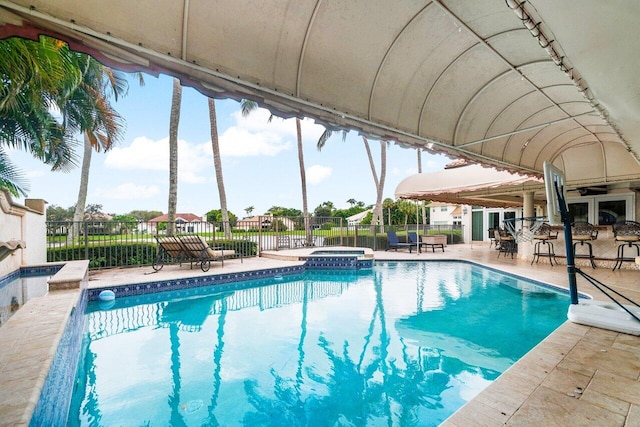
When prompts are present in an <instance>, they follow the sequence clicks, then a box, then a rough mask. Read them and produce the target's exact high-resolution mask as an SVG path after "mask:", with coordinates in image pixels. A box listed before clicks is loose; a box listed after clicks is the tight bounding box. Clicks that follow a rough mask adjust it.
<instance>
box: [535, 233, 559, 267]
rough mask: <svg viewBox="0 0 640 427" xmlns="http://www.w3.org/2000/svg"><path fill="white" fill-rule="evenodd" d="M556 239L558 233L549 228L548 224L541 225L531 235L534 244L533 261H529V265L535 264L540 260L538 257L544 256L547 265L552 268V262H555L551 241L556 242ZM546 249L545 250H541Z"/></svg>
mask: <svg viewBox="0 0 640 427" xmlns="http://www.w3.org/2000/svg"><path fill="white" fill-rule="evenodd" d="M557 238H558V232H557V231H556V230H554V229H553V228H551V225H549V224H548V223H546V222H545V223H543V224H542V225H541V226H540V227H538V229H537V230H536V232H535V233H533V240H534V241H535V242H536V243H535V244H534V245H533V259H532V260H531V265H533V262H534V261H535V262H536V264H537V263H538V260H539V259H540V256H541V255H542V256H545V257H548V258H549V264H551V266H552V267H553V261H556V264H558V261H557V260H556V253H555V250H554V248H553V242H552V241H551V240H556V239H557ZM543 249H546V250H543Z"/></svg>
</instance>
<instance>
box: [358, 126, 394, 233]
mask: <svg viewBox="0 0 640 427" xmlns="http://www.w3.org/2000/svg"><path fill="white" fill-rule="evenodd" d="M362 141H363V142H364V148H365V150H367V157H368V159H369V165H370V166H371V173H372V174H373V181H374V182H375V184H376V205H375V208H374V209H373V218H372V220H371V232H372V233H373V234H375V229H376V226H377V225H378V222H379V223H380V225H384V221H383V218H382V193H383V192H384V181H385V179H386V176H387V144H388V142H387V141H385V140H381V141H380V177H378V175H377V173H376V166H375V164H374V162H373V156H372V155H371V148H370V147H369V141H368V140H367V137H366V136H364V135H363V136H362ZM374 242H375V240H374Z"/></svg>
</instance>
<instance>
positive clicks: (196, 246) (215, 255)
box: [179, 234, 236, 271]
mask: <svg viewBox="0 0 640 427" xmlns="http://www.w3.org/2000/svg"><path fill="white" fill-rule="evenodd" d="M179 239H180V242H181V243H182V245H183V246H184V248H185V249H186V250H187V252H188V254H189V261H190V262H191V268H193V263H194V262H195V263H196V264H197V265H199V266H200V268H201V269H202V271H209V269H210V268H211V261H220V265H221V266H224V259H225V258H229V257H233V256H235V254H236V252H235V251H233V250H230V249H227V250H224V249H223V248H222V247H221V246H220V247H212V246H209V244H208V243H207V241H206V240H205V238H204V237H202V236H198V235H197V234H190V235H187V236H180V237H179Z"/></svg>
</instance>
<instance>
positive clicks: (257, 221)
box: [236, 215, 296, 231]
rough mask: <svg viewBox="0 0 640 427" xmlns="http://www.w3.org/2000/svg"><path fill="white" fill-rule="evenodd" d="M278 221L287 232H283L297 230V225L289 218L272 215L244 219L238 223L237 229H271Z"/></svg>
mask: <svg viewBox="0 0 640 427" xmlns="http://www.w3.org/2000/svg"><path fill="white" fill-rule="evenodd" d="M275 220H278V221H280V223H281V224H283V225H284V227H285V230H281V231H292V230H295V228H296V223H295V222H294V221H292V220H291V219H289V218H285V217H278V216H277V217H274V216H271V215H256V216H251V217H247V218H243V219H241V220H239V221H238V222H237V223H236V228H239V229H241V230H245V231H248V230H255V229H258V228H260V227H262V228H263V229H266V228H268V229H270V228H271V224H272V222H273V221H275Z"/></svg>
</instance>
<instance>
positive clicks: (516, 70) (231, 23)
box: [0, 0, 640, 186]
mask: <svg viewBox="0 0 640 427" xmlns="http://www.w3.org/2000/svg"><path fill="white" fill-rule="evenodd" d="M638 16H640V2H638V1H628V0H627V1H625V0H608V1H602V0H562V1H558V0H525V1H519V0H506V1H505V0H473V1H459V0H432V1H430V0H415V1H407V0H385V1H362V0H360V1H356V0H339V1H324V2H323V1H318V0H282V1H277V2H251V1H244V2H242V1H237V0H233V1H232V0H218V1H205V0H136V1H115V2H114V1H92V2H88V1H87V0H65V1H51V0H0V37H8V36H11V35H20V36H23V37H31V38H36V37H37V36H38V35H39V34H50V35H53V36H56V37H59V38H62V39H64V40H68V41H69V42H70V44H71V46H72V48H74V49H78V50H81V51H85V52H90V53H91V54H93V55H95V56H96V57H97V58H98V59H99V60H101V61H104V62H106V63H108V64H110V65H113V66H117V67H119V68H124V69H141V70H145V71H149V72H152V73H159V72H162V73H168V74H171V75H175V76H178V77H179V78H180V79H181V81H182V83H183V84H185V85H189V86H193V87H195V88H197V89H198V90H200V91H201V92H203V93H204V94H206V95H208V96H212V97H214V98H228V97H231V98H234V99H242V98H248V99H253V100H255V101H257V102H258V103H259V104H260V105H262V106H265V107H267V108H269V109H270V110H271V111H272V112H273V113H274V114H277V115H280V116H297V117H302V116H306V117H312V118H315V119H316V120H317V121H318V122H320V123H322V124H325V125H326V126H329V127H331V128H334V129H340V128H344V129H354V130H356V131H359V132H361V133H363V134H365V135H369V136H373V137H376V138H381V139H389V140H392V141H398V142H399V143H401V144H403V145H405V146H408V147H419V148H423V149H425V150H430V151H436V152H440V153H445V154H448V155H450V156H453V157H464V158H467V159H469V160H471V161H473V162H474V163H482V164H485V165H491V166H494V167H496V168H498V169H504V170H510V171H512V172H516V173H521V174H532V175H538V176H541V175H542V165H543V163H544V161H545V160H548V161H551V162H552V163H553V164H554V165H556V166H558V167H559V168H560V169H562V170H563V171H564V173H565V176H566V178H567V183H569V184H576V185H585V186H586V185H600V184H610V183H616V182H624V183H629V182H634V181H635V182H636V184H634V185H635V186H640V121H639V120H638V117H640V96H639V94H638V70H639V69H640V55H638V52H640V37H637V34H638V29H637V28H638V22H637V21H638V19H637V18H638ZM634 34H635V36H634Z"/></svg>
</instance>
